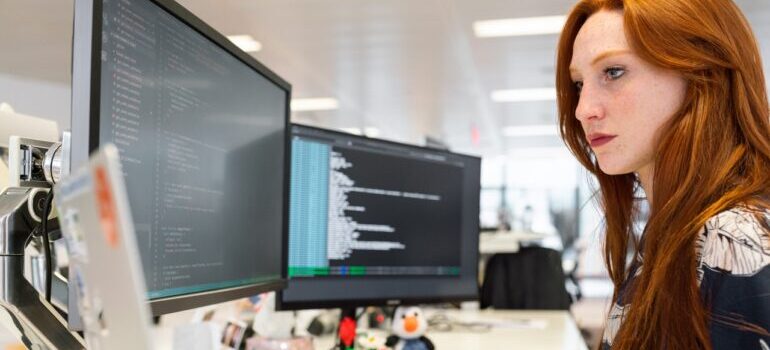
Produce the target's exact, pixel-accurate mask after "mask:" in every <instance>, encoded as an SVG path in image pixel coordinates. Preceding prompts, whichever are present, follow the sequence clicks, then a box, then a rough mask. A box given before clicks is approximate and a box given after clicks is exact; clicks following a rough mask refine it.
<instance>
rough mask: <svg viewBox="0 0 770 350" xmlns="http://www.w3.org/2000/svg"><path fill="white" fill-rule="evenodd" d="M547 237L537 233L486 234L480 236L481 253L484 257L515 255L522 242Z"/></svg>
mask: <svg viewBox="0 0 770 350" xmlns="http://www.w3.org/2000/svg"><path fill="white" fill-rule="evenodd" d="M545 237H547V235H546V234H542V233H535V232H518V231H516V232H500V233H498V232H493V233H487V232H484V233H482V234H480V235H479V252H480V253H481V254H482V255H488V254H496V253H515V252H517V251H519V246H520V242H524V241H534V240H538V239H543V238H545Z"/></svg>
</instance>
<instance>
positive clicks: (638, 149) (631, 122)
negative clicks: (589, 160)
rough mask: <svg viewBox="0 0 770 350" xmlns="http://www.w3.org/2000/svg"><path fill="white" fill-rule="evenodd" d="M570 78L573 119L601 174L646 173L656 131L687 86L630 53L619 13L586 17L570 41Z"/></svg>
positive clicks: (676, 106) (650, 166)
mask: <svg viewBox="0 0 770 350" xmlns="http://www.w3.org/2000/svg"><path fill="white" fill-rule="evenodd" d="M570 75H571V77H572V81H573V82H574V83H575V88H576V89H578V91H579V94H580V97H579V102H578V106H577V110H576V111H575V116H576V117H577V119H578V120H579V121H580V124H581V125H582V126H583V131H585V135H586V138H587V141H588V143H589V144H590V145H591V148H592V149H593V152H594V154H595V155H596V158H597V161H598V162H599V167H600V168H601V169H602V171H603V172H605V173H606V174H609V175H618V174H627V173H631V172H637V173H639V172H647V173H648V174H651V170H652V169H653V161H654V156H655V148H656V145H657V139H658V138H657V136H658V132H659V129H660V128H661V127H662V126H663V125H664V124H666V122H667V121H668V120H669V119H670V118H671V117H673V115H674V113H676V112H677V111H678V110H679V108H680V106H681V105H682V103H683V101H684V96H685V91H686V88H687V83H686V81H685V80H684V79H683V78H682V77H681V76H680V75H679V74H677V73H676V72H674V71H669V70H665V69H662V68H658V67H654V66H652V65H650V64H649V63H647V62H645V61H643V60H642V59H641V58H640V57H639V56H637V55H636V54H635V53H634V52H633V51H632V50H631V47H630V46H629V45H628V42H627V41H626V36H625V31H624V27H623V14H622V12H620V11H601V12H597V13H596V14H594V15H592V16H591V17H589V18H588V20H587V21H586V23H585V24H584V25H583V27H582V28H581V29H580V31H579V32H578V35H577V37H576V38H575V43H574V47H573V54H572V62H571V63H570Z"/></svg>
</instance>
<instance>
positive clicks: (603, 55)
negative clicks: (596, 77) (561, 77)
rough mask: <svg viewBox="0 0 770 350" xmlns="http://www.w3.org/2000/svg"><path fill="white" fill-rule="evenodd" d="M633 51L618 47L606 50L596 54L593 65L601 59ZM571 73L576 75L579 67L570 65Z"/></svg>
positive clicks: (592, 61)
mask: <svg viewBox="0 0 770 350" xmlns="http://www.w3.org/2000/svg"><path fill="white" fill-rule="evenodd" d="M629 53H631V50H628V49H617V50H607V51H604V52H602V53H600V54H598V55H596V56H594V58H593V59H592V60H591V66H595V65H596V64H597V63H598V62H599V61H601V60H603V59H605V58H608V57H612V56H618V55H625V54H629ZM569 73H570V75H573V76H574V75H576V74H578V69H577V68H576V67H575V66H572V65H570V67H569Z"/></svg>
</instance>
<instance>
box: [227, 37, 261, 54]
mask: <svg viewBox="0 0 770 350" xmlns="http://www.w3.org/2000/svg"><path fill="white" fill-rule="evenodd" d="M227 38H228V39H230V41H232V42H233V44H235V46H238V47H239V48H240V49H241V50H243V51H246V52H257V51H259V50H262V44H260V43H259V41H256V40H254V38H252V37H251V35H229V36H227Z"/></svg>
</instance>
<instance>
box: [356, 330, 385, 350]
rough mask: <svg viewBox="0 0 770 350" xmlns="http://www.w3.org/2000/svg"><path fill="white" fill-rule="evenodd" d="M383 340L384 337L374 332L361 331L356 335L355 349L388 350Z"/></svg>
mask: <svg viewBox="0 0 770 350" xmlns="http://www.w3.org/2000/svg"><path fill="white" fill-rule="evenodd" d="M385 341H386V339H385V337H383V336H382V335H380V334H378V333H376V332H372V331H369V332H361V333H359V334H358V335H356V350H390V348H389V347H387V346H385Z"/></svg>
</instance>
